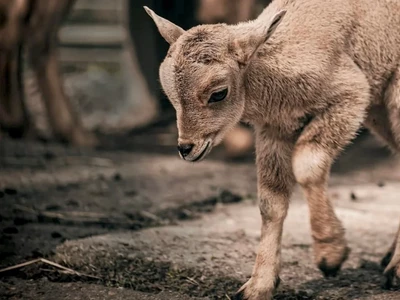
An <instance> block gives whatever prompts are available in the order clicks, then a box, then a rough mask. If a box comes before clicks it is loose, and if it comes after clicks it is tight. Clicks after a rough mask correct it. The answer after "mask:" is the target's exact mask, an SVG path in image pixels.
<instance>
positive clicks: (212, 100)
mask: <svg viewBox="0 0 400 300" xmlns="http://www.w3.org/2000/svg"><path fill="white" fill-rule="evenodd" d="M227 95H228V89H224V90H222V91H219V92H216V93H213V94H212V95H211V97H210V100H208V103H215V102H219V101H222V100H224V99H225V98H226V96H227Z"/></svg>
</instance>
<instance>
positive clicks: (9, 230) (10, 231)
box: [3, 227, 19, 234]
mask: <svg viewBox="0 0 400 300" xmlns="http://www.w3.org/2000/svg"><path fill="white" fill-rule="evenodd" d="M3 232H4V233H6V234H17V233H18V232H19V230H18V228H17V227H6V228H4V229H3Z"/></svg>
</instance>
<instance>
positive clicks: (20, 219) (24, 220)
mask: <svg viewBox="0 0 400 300" xmlns="http://www.w3.org/2000/svg"><path fill="white" fill-rule="evenodd" d="M30 222H31V220H29V219H28V218H25V217H15V218H14V225H16V226H21V225H25V224H28V223H30Z"/></svg>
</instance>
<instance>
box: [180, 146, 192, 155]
mask: <svg viewBox="0 0 400 300" xmlns="http://www.w3.org/2000/svg"><path fill="white" fill-rule="evenodd" d="M193 147H194V145H193V144H182V145H178V151H179V153H180V154H181V155H182V157H186V156H188V155H189V154H190V152H192V150H193Z"/></svg>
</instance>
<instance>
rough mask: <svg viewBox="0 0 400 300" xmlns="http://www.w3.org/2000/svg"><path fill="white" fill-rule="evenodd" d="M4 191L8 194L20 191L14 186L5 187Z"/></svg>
mask: <svg viewBox="0 0 400 300" xmlns="http://www.w3.org/2000/svg"><path fill="white" fill-rule="evenodd" d="M4 193H5V194H6V195H16V194H17V193H18V191H17V190H16V189H13V188H5V189H4Z"/></svg>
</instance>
